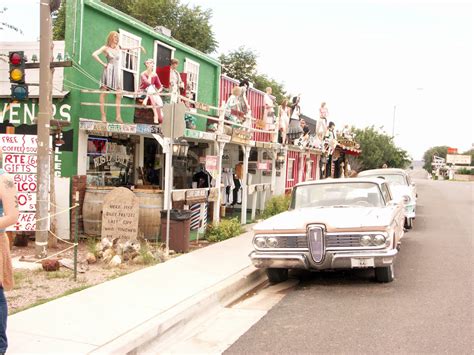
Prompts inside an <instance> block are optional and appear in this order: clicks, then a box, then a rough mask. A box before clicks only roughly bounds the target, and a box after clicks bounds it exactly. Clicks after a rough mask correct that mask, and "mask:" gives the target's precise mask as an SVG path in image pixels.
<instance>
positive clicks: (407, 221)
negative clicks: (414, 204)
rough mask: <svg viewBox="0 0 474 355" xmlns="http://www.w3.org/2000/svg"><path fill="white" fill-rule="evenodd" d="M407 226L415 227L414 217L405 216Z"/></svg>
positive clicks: (409, 227) (408, 227) (407, 227)
mask: <svg viewBox="0 0 474 355" xmlns="http://www.w3.org/2000/svg"><path fill="white" fill-rule="evenodd" d="M405 228H406V229H412V228H413V218H405Z"/></svg>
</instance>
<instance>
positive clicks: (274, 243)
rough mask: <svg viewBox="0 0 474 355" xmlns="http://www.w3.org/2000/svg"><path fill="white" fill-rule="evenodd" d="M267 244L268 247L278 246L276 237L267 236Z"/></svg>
mask: <svg viewBox="0 0 474 355" xmlns="http://www.w3.org/2000/svg"><path fill="white" fill-rule="evenodd" d="M267 246H268V247H269V248H276V247H277V246H278V239H276V238H274V237H270V238H267Z"/></svg>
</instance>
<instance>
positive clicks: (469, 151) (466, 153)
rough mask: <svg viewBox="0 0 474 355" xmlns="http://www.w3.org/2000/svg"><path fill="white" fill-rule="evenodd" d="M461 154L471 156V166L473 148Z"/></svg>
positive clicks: (473, 155)
mask: <svg viewBox="0 0 474 355" xmlns="http://www.w3.org/2000/svg"><path fill="white" fill-rule="evenodd" d="M463 154H464V155H470V156H471V166H473V165H474V148H473V149H469V150H468V151H465V152H464V153H463Z"/></svg>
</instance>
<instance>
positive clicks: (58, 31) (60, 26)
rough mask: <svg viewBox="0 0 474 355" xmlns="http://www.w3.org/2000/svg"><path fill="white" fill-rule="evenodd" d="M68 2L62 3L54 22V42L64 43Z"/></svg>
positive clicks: (64, 0)
mask: <svg viewBox="0 0 474 355" xmlns="http://www.w3.org/2000/svg"><path fill="white" fill-rule="evenodd" d="M66 1H67V0H63V1H62V2H61V7H60V8H59V10H58V11H57V12H56V14H55V15H56V18H55V20H54V22H53V40H55V41H62V40H64V36H65V31H66Z"/></svg>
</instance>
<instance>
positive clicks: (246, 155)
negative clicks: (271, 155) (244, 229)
mask: <svg viewBox="0 0 474 355" xmlns="http://www.w3.org/2000/svg"><path fill="white" fill-rule="evenodd" d="M241 147H242V150H243V152H244V171H243V176H242V211H241V216H240V223H241V224H247V200H248V196H247V191H248V174H249V157H250V147H248V146H246V145H242V146H241Z"/></svg>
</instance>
